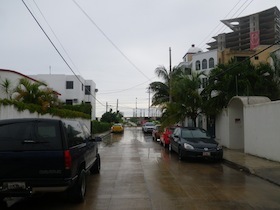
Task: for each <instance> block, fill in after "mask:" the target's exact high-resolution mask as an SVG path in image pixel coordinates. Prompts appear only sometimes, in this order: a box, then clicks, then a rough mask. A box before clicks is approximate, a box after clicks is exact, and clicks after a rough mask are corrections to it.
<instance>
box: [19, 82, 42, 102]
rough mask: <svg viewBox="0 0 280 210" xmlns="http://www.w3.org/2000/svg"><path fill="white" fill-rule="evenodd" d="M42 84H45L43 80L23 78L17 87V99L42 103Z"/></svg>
mask: <svg viewBox="0 0 280 210" xmlns="http://www.w3.org/2000/svg"><path fill="white" fill-rule="evenodd" d="M42 85H44V84H43V83H41V82H34V83H32V82H31V81H30V80H28V79H26V78H21V79H20V80H19V84H18V86H17V87H16V89H15V93H17V95H16V96H15V99H16V100H18V101H22V102H24V103H32V104H40V103H41V102H40V97H41V96H42V94H43V93H42V91H41V90H40V87H41V86H42Z"/></svg>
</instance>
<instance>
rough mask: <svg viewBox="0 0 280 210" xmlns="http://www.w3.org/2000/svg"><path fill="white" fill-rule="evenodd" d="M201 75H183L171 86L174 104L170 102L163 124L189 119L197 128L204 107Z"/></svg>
mask: <svg viewBox="0 0 280 210" xmlns="http://www.w3.org/2000/svg"><path fill="white" fill-rule="evenodd" d="M201 75H204V73H203V72H201V73H192V74H191V75H188V74H187V75H186V74H181V75H180V76H177V77H176V79H175V80H174V81H173V83H172V86H171V94H172V98H173V100H172V102H169V103H168V104H167V106H166V109H165V111H164V114H163V122H162V124H164V125H165V124H167V125H168V124H174V123H178V121H181V123H182V124H183V121H184V120H185V118H186V117H189V118H190V119H192V121H193V125H194V126H196V118H197V116H198V114H199V112H200V109H201V106H202V99H201V96H200V94H199V91H198V89H199V86H200V83H201V82H200V76H201Z"/></svg>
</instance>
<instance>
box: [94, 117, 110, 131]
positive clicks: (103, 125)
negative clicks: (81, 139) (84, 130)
mask: <svg viewBox="0 0 280 210" xmlns="http://www.w3.org/2000/svg"><path fill="white" fill-rule="evenodd" d="M91 125H92V128H91V131H92V134H97V133H103V132H105V131H109V130H110V129H111V126H112V124H111V123H107V122H99V121H97V120H93V121H92V124H91Z"/></svg>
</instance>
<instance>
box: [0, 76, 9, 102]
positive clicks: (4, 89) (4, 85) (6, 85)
mask: <svg viewBox="0 0 280 210" xmlns="http://www.w3.org/2000/svg"><path fill="white" fill-rule="evenodd" d="M0 86H1V90H2V92H3V93H4V94H6V98H8V99H11V97H12V89H11V88H12V82H11V81H10V80H9V79H7V78H6V79H4V80H3V81H2V83H1V84H0Z"/></svg>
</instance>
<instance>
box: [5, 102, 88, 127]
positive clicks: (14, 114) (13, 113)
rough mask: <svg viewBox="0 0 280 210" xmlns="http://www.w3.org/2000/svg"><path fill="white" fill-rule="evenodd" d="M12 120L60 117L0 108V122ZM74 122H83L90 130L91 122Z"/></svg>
mask: <svg viewBox="0 0 280 210" xmlns="http://www.w3.org/2000/svg"><path fill="white" fill-rule="evenodd" d="M13 118H52V119H60V117H57V116H52V115H50V114H45V115H41V114H38V113H30V112H29V111H28V110H25V111H23V112H19V111H17V109H16V108H15V107H14V106H3V105H1V106H0V120H3V119H13ZM76 120H79V121H81V122H83V123H84V124H85V125H86V126H87V127H88V129H90V130H91V127H90V126H91V121H90V120H87V119H81V118H78V119H76Z"/></svg>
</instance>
